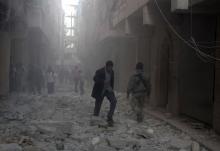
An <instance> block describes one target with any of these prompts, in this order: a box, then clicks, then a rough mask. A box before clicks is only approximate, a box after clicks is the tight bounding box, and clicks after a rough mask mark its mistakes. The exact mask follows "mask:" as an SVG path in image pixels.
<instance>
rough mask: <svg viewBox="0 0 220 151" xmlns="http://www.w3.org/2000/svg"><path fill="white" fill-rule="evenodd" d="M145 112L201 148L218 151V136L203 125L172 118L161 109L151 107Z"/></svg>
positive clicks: (180, 118) (188, 119) (219, 147)
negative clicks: (176, 130) (187, 136)
mask: <svg viewBox="0 0 220 151" xmlns="http://www.w3.org/2000/svg"><path fill="white" fill-rule="evenodd" d="M145 112H146V113H147V114H149V115H151V116H154V117H155V118H158V119H160V120H163V121H164V122H166V123H168V124H170V125H172V126H173V127H175V128H177V129H179V130H181V131H182V132H184V133H186V134H187V135H189V136H190V137H191V138H192V139H193V140H195V141H197V142H199V143H200V144H201V146H204V147H205V148H208V149H209V150H212V151H220V136H219V135H218V134H216V133H215V132H214V131H213V129H211V128H210V127H209V126H207V125H205V124H204V123H200V122H198V121H195V120H193V119H190V118H187V117H174V116H172V115H171V114H169V113H166V112H164V111H161V109H155V108H151V107H148V108H146V110H145Z"/></svg>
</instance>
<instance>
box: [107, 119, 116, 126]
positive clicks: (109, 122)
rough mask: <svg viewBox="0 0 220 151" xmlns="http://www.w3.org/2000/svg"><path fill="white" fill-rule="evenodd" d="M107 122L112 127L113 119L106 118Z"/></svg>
mask: <svg viewBox="0 0 220 151" xmlns="http://www.w3.org/2000/svg"><path fill="white" fill-rule="evenodd" d="M107 123H108V126H109V127H113V126H114V120H113V119H108V120H107Z"/></svg>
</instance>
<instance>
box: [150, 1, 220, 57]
mask: <svg viewBox="0 0 220 151" xmlns="http://www.w3.org/2000/svg"><path fill="white" fill-rule="evenodd" d="M154 1H155V4H156V6H157V8H158V10H159V12H160V14H161V16H162V17H163V19H164V21H165V22H166V23H167V24H168V26H169V27H170V29H171V30H172V31H173V33H174V34H175V35H176V36H177V37H178V38H179V39H180V40H182V41H183V42H184V43H185V44H186V45H187V46H189V47H190V48H192V49H193V50H195V51H196V52H198V53H199V54H201V55H202V56H204V57H207V58H210V59H214V60H216V61H220V58H216V57H213V56H211V55H209V54H206V53H204V52H202V51H201V50H200V49H199V48H198V46H197V44H196V42H195V40H194V38H192V37H191V38H192V40H193V43H194V45H195V46H196V47H194V46H193V45H192V44H191V43H190V42H189V41H187V40H186V39H185V38H183V37H182V36H181V35H180V34H179V33H178V32H177V31H176V29H175V28H174V27H173V25H172V24H171V23H170V22H169V20H168V19H167V17H166V15H165V14H164V12H163V11H162V9H161V8H160V6H159V3H158V2H157V0H154Z"/></svg>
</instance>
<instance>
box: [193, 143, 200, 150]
mask: <svg viewBox="0 0 220 151" xmlns="http://www.w3.org/2000/svg"><path fill="white" fill-rule="evenodd" d="M192 151H200V145H199V143H197V142H193V143H192Z"/></svg>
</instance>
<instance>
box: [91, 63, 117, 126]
mask: <svg viewBox="0 0 220 151" xmlns="http://www.w3.org/2000/svg"><path fill="white" fill-rule="evenodd" d="M93 79H94V82H95V84H94V87H93V91H92V97H93V98H95V99H96V101H95V108H94V116H99V113H100V109H101V105H102V102H103V99H104V97H107V99H108V100H109V102H110V110H109V112H108V117H107V122H108V125H109V126H113V124H114V121H113V114H114V111H115V107H116V103H117V100H116V98H115V94H114V91H113V89H114V71H113V62H112V61H107V62H106V65H105V67H104V68H101V69H99V70H97V71H96V73H95V76H94V78H93Z"/></svg>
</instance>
